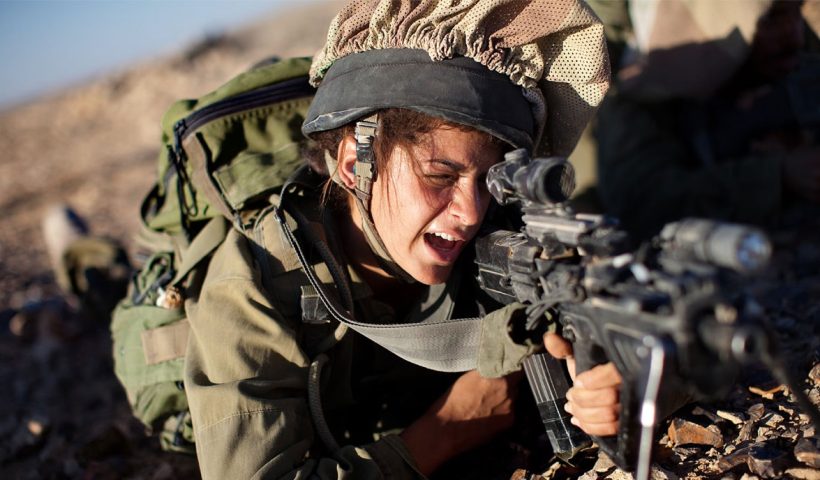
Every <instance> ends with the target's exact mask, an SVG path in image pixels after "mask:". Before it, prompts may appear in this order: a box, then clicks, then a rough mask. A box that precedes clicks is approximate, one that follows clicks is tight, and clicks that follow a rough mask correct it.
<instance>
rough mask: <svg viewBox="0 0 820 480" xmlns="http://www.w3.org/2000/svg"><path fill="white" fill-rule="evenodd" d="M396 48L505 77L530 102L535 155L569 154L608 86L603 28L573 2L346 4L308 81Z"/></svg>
mask: <svg viewBox="0 0 820 480" xmlns="http://www.w3.org/2000/svg"><path fill="white" fill-rule="evenodd" d="M500 19H503V21H502V20H500ZM395 48H402V49H418V50H423V51H425V52H427V54H428V55H429V56H430V58H431V59H432V60H434V61H440V60H443V59H449V58H453V57H455V56H463V57H467V58H471V59H473V60H475V61H476V62H478V63H480V64H482V65H484V66H486V67H487V68H488V69H490V70H492V71H495V72H499V73H502V74H504V75H507V76H508V77H509V78H510V80H511V81H512V82H513V83H514V84H516V85H519V86H521V87H523V94H524V95H525V97H526V98H527V100H528V101H529V102H530V104H531V108H532V111H533V117H534V118H535V120H536V121H537V122H538V124H539V126H540V128H539V131H543V135H541V134H538V135H536V138H539V137H540V138H541V139H542V141H541V142H540V145H541V146H540V147H539V148H536V151H538V152H542V153H547V152H549V153H551V154H554V155H568V154H569V153H570V151H572V148H573V147H574V146H575V143H576V142H577V141H578V137H580V135H581V131H582V130H583V128H584V126H585V125H586V124H587V122H588V121H589V118H590V117H591V116H592V114H593V113H594V111H595V108H596V107H597V105H598V104H599V103H600V101H601V99H602V98H603V96H604V94H605V93H606V90H607V88H608V87H609V62H608V59H607V52H606V44H605V40H604V34H603V26H602V25H601V23H600V22H599V21H598V19H597V17H595V15H594V14H593V13H592V11H591V10H590V9H589V7H588V6H587V5H586V4H585V3H584V2H580V1H577V0H559V1H556V0H537V1H531V2H508V1H502V0H485V1H481V2H457V1H453V0H424V1H421V2H411V1H406V0H378V1H371V0H353V1H351V2H349V3H348V4H347V6H346V7H345V8H343V9H342V11H341V12H340V13H339V15H337V16H336V18H335V19H334V20H333V22H332V23H331V25H330V29H329V31H328V39H327V42H326V44H325V47H324V48H323V49H322V50H320V51H319V52H318V53H317V54H316V56H315V58H314V62H313V65H312V67H311V81H312V83H313V84H314V85H319V84H320V83H321V81H322V78H323V76H324V74H325V72H326V71H327V70H328V69H329V68H330V66H331V65H332V64H333V63H334V62H335V61H337V60H338V59H340V58H342V57H345V56H347V55H351V54H354V53H358V52H363V51H368V50H378V49H395ZM534 143H535V144H536V145H539V142H538V141H537V140H536V141H535V142H534Z"/></svg>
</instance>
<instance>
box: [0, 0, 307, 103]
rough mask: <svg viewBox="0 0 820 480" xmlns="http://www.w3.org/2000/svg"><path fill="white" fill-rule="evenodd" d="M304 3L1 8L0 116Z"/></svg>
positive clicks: (25, 3)
mask: <svg viewBox="0 0 820 480" xmlns="http://www.w3.org/2000/svg"><path fill="white" fill-rule="evenodd" d="M306 1H307V0H299V1H297V0H0V108H3V107H7V106H10V105H13V104H16V103H19V102H21V101H25V100H27V99H30V98H32V97H35V96H37V95H40V94H43V93H46V92H48V91H50V90H53V89H55V88H62V87H66V86H69V85H72V84H74V83H78V82H80V81H82V80H83V79H87V78H90V77H93V76H95V75H99V74H102V73H105V72H108V71H111V70H114V69H117V68H120V67H123V66H125V65H128V64H129V63H131V62H134V61H137V60H143V59H147V58H151V57H153V56H157V55H161V54H163V53H166V52H170V51H174V50H177V49H179V48H180V47H181V46H182V45H185V44H187V43H190V42H193V41H195V40H198V39H201V38H203V37H204V36H205V35H206V34H208V33H214V32H219V31H222V30H225V29H226V28H230V27H233V26H236V25H239V24H242V23H244V22H247V21H250V20H252V19H253V18H255V17H258V16H260V15H265V14H267V13H269V12H271V11H274V10H275V9H277V8H281V7H282V6H286V5H287V4H291V5H295V4H299V3H305V2H306Z"/></svg>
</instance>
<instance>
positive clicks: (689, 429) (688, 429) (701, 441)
mask: <svg viewBox="0 0 820 480" xmlns="http://www.w3.org/2000/svg"><path fill="white" fill-rule="evenodd" d="M667 434H668V435H669V439H670V440H671V441H672V443H673V445H675V446H676V447H678V446H681V445H710V446H712V447H716V448H720V447H722V446H723V436H722V435H721V433H720V430H719V429H718V428H717V427H715V426H714V425H710V426H709V427H703V426H701V425H698V424H697V423H694V422H690V421H688V420H684V419H682V418H676V419H674V420H672V423H670V424H669V430H668V431H667Z"/></svg>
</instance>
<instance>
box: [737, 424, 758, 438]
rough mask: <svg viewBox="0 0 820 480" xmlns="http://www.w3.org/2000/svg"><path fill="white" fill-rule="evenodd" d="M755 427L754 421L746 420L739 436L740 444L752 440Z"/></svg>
mask: <svg viewBox="0 0 820 480" xmlns="http://www.w3.org/2000/svg"><path fill="white" fill-rule="evenodd" d="M754 427H755V422H753V421H752V420H746V422H744V423H743V426H742V427H740V431H739V432H738V434H737V440H738V441H739V442H746V441H749V440H751V439H752V429H753V428H754Z"/></svg>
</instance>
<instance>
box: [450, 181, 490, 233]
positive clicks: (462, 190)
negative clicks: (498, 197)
mask: <svg viewBox="0 0 820 480" xmlns="http://www.w3.org/2000/svg"><path fill="white" fill-rule="evenodd" d="M487 200H488V197H487V194H485V193H483V192H482V191H481V188H480V186H479V184H478V182H470V183H469V184H468V185H462V186H459V187H457V188H454V189H453V197H452V199H451V200H450V205H449V211H450V214H451V215H453V216H454V217H456V218H458V220H459V222H460V223H461V224H462V225H467V226H472V225H478V224H479V223H481V220H482V219H483V218H484V212H485V211H486V210H487Z"/></svg>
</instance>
